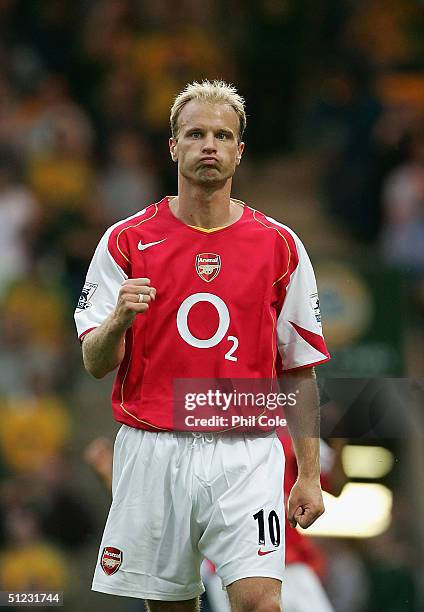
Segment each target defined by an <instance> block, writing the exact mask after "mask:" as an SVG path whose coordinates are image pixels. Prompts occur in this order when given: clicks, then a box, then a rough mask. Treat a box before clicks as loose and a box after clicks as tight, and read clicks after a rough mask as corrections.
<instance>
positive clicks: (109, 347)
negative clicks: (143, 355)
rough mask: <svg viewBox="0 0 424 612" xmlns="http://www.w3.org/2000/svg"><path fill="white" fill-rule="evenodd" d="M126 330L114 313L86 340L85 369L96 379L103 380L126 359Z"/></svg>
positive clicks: (83, 350)
mask: <svg viewBox="0 0 424 612" xmlns="http://www.w3.org/2000/svg"><path fill="white" fill-rule="evenodd" d="M125 332H126V328H125V327H124V326H123V325H122V324H119V323H118V322H117V321H116V317H115V315H114V313H112V314H110V315H109V316H108V317H107V319H105V320H104V322H103V323H102V324H101V325H100V326H99V327H97V328H96V329H93V331H91V332H90V333H88V334H87V336H86V337H85V338H84V340H83V343H82V355H83V361H84V366H85V369H86V370H87V371H88V372H89V373H90V374H92V375H93V376H94V377H95V378H103V376H105V375H106V374H108V373H109V372H111V371H112V370H114V369H115V368H116V367H117V366H118V365H119V364H120V363H121V361H122V359H123V358H124V353H125Z"/></svg>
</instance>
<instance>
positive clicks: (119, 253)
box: [106, 203, 159, 274]
mask: <svg viewBox="0 0 424 612" xmlns="http://www.w3.org/2000/svg"><path fill="white" fill-rule="evenodd" d="M158 209H159V203H154V204H150V205H149V206H147V207H146V208H143V209H142V210H140V211H139V212H137V213H135V214H134V215H131V216H130V217H127V218H126V219H123V220H122V221H118V222H117V223H115V224H114V225H112V226H111V227H110V228H109V229H108V230H107V232H106V235H107V248H108V251H109V253H110V255H111V256H112V257H113V259H114V260H115V261H116V263H117V264H118V265H119V266H120V267H121V268H122V269H123V270H124V271H125V272H126V273H127V274H128V273H129V268H130V258H129V249H128V243H127V239H126V235H127V232H128V230H131V229H133V228H135V227H139V226H140V225H142V224H143V223H146V222H147V221H151V220H152V219H154V218H155V217H156V215H157V213H158Z"/></svg>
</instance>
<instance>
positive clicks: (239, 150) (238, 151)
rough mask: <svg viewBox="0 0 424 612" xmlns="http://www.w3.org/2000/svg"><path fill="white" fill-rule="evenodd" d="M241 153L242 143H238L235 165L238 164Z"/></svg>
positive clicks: (242, 149)
mask: <svg viewBox="0 0 424 612" xmlns="http://www.w3.org/2000/svg"><path fill="white" fill-rule="evenodd" d="M243 151H244V142H240V143H239V144H238V146H237V156H236V163H237V165H239V163H240V162H241V157H242V155H243Z"/></svg>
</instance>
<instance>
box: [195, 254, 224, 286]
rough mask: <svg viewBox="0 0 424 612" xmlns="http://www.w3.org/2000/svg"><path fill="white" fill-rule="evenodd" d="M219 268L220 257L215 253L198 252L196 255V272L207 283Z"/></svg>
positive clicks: (216, 274) (214, 276) (217, 272)
mask: <svg viewBox="0 0 424 612" xmlns="http://www.w3.org/2000/svg"><path fill="white" fill-rule="evenodd" d="M220 269H221V258H220V256H219V255H217V254H216V253H199V255H196V272H197V274H198V275H199V276H200V278H201V279H202V280H204V281H206V282H207V283H210V282H211V281H213V279H214V278H216V277H217V276H218V274H219V271H220Z"/></svg>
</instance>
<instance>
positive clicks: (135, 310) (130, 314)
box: [113, 278, 156, 328]
mask: <svg viewBox="0 0 424 612" xmlns="http://www.w3.org/2000/svg"><path fill="white" fill-rule="evenodd" d="M155 298H156V289H155V288H154V287H151V285H150V279H149V278H128V279H127V280H126V281H124V282H123V283H122V286H121V288H120V290H119V294H118V300H117V302H116V306H115V312H114V315H113V317H114V319H115V320H116V322H117V323H118V324H119V325H122V326H124V327H125V328H128V327H130V326H131V325H132V322H133V321H134V319H135V317H136V315H137V314H141V313H144V312H146V311H147V310H148V309H149V304H150V302H151V301H153V300H154V299H155Z"/></svg>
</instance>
